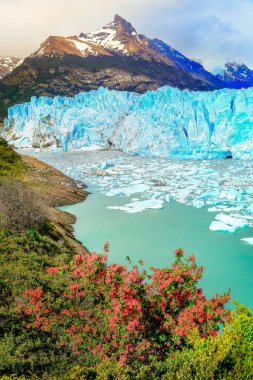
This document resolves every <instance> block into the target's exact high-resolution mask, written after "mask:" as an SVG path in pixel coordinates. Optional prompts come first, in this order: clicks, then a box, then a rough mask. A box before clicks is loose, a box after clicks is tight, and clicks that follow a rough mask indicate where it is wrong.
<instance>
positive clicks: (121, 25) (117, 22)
mask: <svg viewBox="0 0 253 380" xmlns="http://www.w3.org/2000/svg"><path fill="white" fill-rule="evenodd" d="M112 24H114V27H115V29H116V30H118V31H121V32H125V33H128V34H132V33H136V30H135V29H134V27H133V26H132V24H131V23H130V22H128V21H126V20H125V19H124V18H123V17H121V16H119V15H115V16H114V21H113V23H112Z"/></svg>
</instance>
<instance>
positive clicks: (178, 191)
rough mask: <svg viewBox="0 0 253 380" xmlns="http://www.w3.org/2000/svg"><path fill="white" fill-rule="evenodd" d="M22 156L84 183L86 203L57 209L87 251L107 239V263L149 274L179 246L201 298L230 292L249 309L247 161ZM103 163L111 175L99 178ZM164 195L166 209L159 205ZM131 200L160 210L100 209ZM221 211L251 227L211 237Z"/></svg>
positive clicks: (250, 167) (252, 272)
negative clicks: (194, 267)
mask: <svg viewBox="0 0 253 380" xmlns="http://www.w3.org/2000/svg"><path fill="white" fill-rule="evenodd" d="M21 153H25V154H30V155H34V156H35V157H37V158H39V159H40V160H42V161H45V162H47V163H49V164H51V165H53V166H55V167H56V168H58V169H59V170H61V171H62V172H64V173H65V174H67V175H69V176H71V177H73V178H76V179H79V180H80V181H82V182H83V183H86V184H89V186H90V187H89V190H90V192H91V195H89V197H88V198H87V200H85V202H83V203H80V204H76V205H73V206H68V207H64V208H63V209H64V210H67V211H69V212H71V213H73V214H74V215H76V217H77V222H76V224H75V226H74V228H75V235H76V237H77V238H78V239H79V240H80V241H81V242H82V243H83V244H84V245H85V246H86V247H87V248H88V249H89V250H90V251H97V252H98V253H99V252H102V249H103V246H104V242H106V241H109V243H110V252H109V257H108V259H109V261H110V262H112V261H113V262H116V263H124V264H125V263H126V261H125V258H126V256H129V257H130V258H131V259H132V262H133V263H134V264H135V263H137V262H138V261H139V260H140V259H142V260H144V262H145V267H146V269H148V268H149V267H150V266H156V267H166V266H168V265H169V263H170V262H171V261H172V260H173V258H174V254H173V250H174V249H175V248H179V247H181V248H183V249H184V250H185V253H186V255H188V254H191V253H194V254H195V255H196V259H197V263H198V265H200V266H201V265H203V266H204V267H205V268H206V269H205V271H204V275H203V279H202V281H201V286H202V287H203V288H204V290H205V294H206V295H207V296H208V297H211V296H212V295H214V294H215V293H216V292H219V293H223V292H226V291H227V290H228V289H229V288H231V289H232V298H233V299H237V300H238V301H239V302H240V303H244V304H245V305H247V306H249V307H251V309H252V310H253V245H249V244H247V243H245V242H243V241H241V240H240V239H242V238H247V237H253V229H252V226H253V209H252V208H251V210H249V209H248V207H249V206H251V207H253V161H234V160H213V161H179V160H178V161H169V160H164V159H151V158H148V157H136V156H128V155H126V154H123V153H121V152H116V151H94V152H82V151H74V152H49V151H34V150H30V151H29V150H28V151H27V150H25V151H21ZM105 160H109V162H110V164H111V167H112V170H111V171H110V172H109V171H108V173H107V175H105V176H103V175H102V176H101V175H98V170H101V169H99V168H101V163H102V162H104V161H105ZM159 182H161V183H159ZM139 184H144V186H146V187H147V188H148V190H146V191H144V192H142V193H139V194H138V193H137V194H132V196H131V197H127V196H106V194H107V195H112V194H113V192H114V191H115V190H116V191H118V189H121V190H122V188H126V187H127V189H128V190H127V192H126V193H129V192H130V191H131V189H132V188H133V187H134V186H137V187H138V186H139ZM141 186H143V185H141ZM129 189H130V190H129ZM231 191H232V192H231ZM168 193H169V194H170V197H171V199H172V201H171V202H170V203H167V202H166V201H165V194H168ZM135 197H138V198H139V199H140V200H145V199H157V200H158V202H163V208H162V209H146V210H144V211H143V212H137V213H134V214H131V213H127V212H125V211H120V210H116V209H108V208H107V207H110V206H114V207H115V206H116V207H117V206H124V205H126V204H128V203H129V202H130V201H131V199H132V198H135ZM175 200H177V202H176V201H175ZM193 206H196V207H193ZM212 206H215V211H217V212H208V208H209V211H214V210H210V207H211V208H213V207H212ZM197 207H201V208H197ZM225 209H226V210H225ZM220 213H223V216H224V214H226V215H230V217H232V218H235V220H236V221H237V220H239V219H238V218H246V219H244V220H246V221H247V222H248V225H249V226H251V228H249V227H247V228H239V229H238V230H236V231H235V232H234V233H229V232H214V231H210V230H209V226H210V223H211V222H213V221H214V220H215V218H216V217H218V216H217V214H219V215H220ZM226 215H225V217H226ZM233 220H234V219H233Z"/></svg>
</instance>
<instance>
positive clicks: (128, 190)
mask: <svg viewBox="0 0 253 380" xmlns="http://www.w3.org/2000/svg"><path fill="white" fill-rule="evenodd" d="M149 189H150V186H148V185H145V184H139V185H133V186H126V187H119V188H116V189H112V190H110V191H109V192H108V193H107V194H106V195H108V196H114V195H118V196H120V195H131V194H136V193H144V192H145V191H148V190H149Z"/></svg>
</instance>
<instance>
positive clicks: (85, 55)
mask: <svg viewBox="0 0 253 380" xmlns="http://www.w3.org/2000/svg"><path fill="white" fill-rule="evenodd" d="M164 85H170V86H172V87H177V88H179V89H189V90H201V91H202V90H214V89H218V88H222V87H225V86H226V84H225V83H224V82H223V81H222V80H221V79H220V78H218V77H217V76H214V75H212V74H211V73H208V72H207V71H206V70H205V69H204V68H203V66H201V65H200V64H199V63H197V62H195V61H192V60H189V59H188V58H186V57H185V56H183V55H182V54H180V53H179V52H177V51H176V50H174V49H172V48H171V47H170V46H169V45H166V44H165V43H163V42H162V41H160V40H152V39H149V38H147V37H145V36H144V35H142V34H139V33H138V32H137V31H136V30H135V29H134V27H133V26H132V25H131V24H130V23H129V22H127V21H126V20H124V19H123V18H121V17H120V16H118V15H116V16H115V18H114V21H113V22H111V23H109V24H108V25H106V26H104V27H103V28H101V29H99V30H97V31H96V32H94V33H81V34H80V35H79V36H70V37H59V36H50V37H49V38H48V39H47V40H46V41H44V42H43V43H42V44H41V46H40V47H39V49H37V50H36V51H35V52H34V53H33V54H31V55H30V56H29V57H27V58H26V59H25V60H24V62H23V63H22V64H21V65H20V66H19V67H17V68H16V69H15V70H14V71H13V72H12V73H11V74H9V75H8V76H7V77H5V78H4V79H3V80H2V81H1V83H0V101H2V102H3V106H2V107H1V113H0V114H1V115H4V114H6V110H7V108H8V107H9V106H10V105H12V104H14V103H17V102H23V101H28V100H30V97H31V96H32V95H38V96H40V95H47V96H54V95H63V96H73V95H75V94H77V93H79V92H81V91H89V90H92V89H97V88H99V87H100V86H104V87H108V88H110V89H116V90H128V91H135V92H139V93H144V92H146V91H148V90H155V89H157V88H159V87H162V86H164Z"/></svg>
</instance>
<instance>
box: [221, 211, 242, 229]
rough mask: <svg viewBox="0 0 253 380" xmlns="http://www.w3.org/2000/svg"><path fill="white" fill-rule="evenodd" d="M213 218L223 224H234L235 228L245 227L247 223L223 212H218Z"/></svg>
mask: <svg viewBox="0 0 253 380" xmlns="http://www.w3.org/2000/svg"><path fill="white" fill-rule="evenodd" d="M215 219H216V220H218V221H219V222H223V223H225V224H228V225H230V226H234V227H236V228H239V227H247V225H248V223H247V222H246V221H245V220H243V219H237V218H233V217H232V216H229V215H225V214H218V215H216V217H215Z"/></svg>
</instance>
